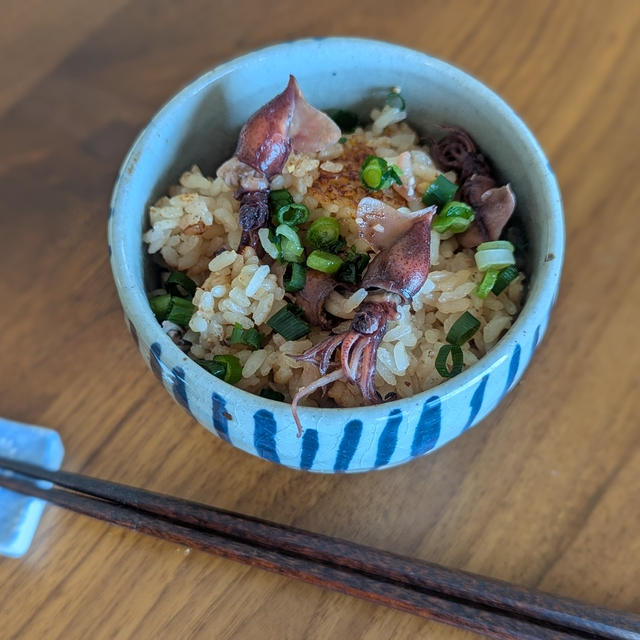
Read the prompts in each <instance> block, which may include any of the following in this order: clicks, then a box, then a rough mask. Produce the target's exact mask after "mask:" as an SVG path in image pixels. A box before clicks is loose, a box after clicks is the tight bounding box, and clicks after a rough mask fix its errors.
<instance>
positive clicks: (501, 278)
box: [491, 265, 519, 296]
mask: <svg viewBox="0 0 640 640" xmlns="http://www.w3.org/2000/svg"><path fill="white" fill-rule="evenodd" d="M518 273H519V271H518V269H517V267H515V266H514V265H509V266H508V267H505V268H504V269H503V270H502V271H501V272H500V273H499V274H498V277H497V279H496V283H495V284H494V285H493V289H491V291H493V293H494V294H495V295H497V296H498V295H500V294H501V293H502V292H503V291H504V290H505V289H506V288H507V287H508V286H509V284H511V282H512V281H513V280H515V279H516V278H517V277H518Z"/></svg>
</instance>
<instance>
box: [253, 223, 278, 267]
mask: <svg viewBox="0 0 640 640" xmlns="http://www.w3.org/2000/svg"><path fill="white" fill-rule="evenodd" d="M258 238H260V244H261V245H262V248H263V249H264V250H265V252H266V253H268V254H269V255H270V256H271V257H272V258H273V259H274V260H277V259H278V258H280V257H281V255H282V249H281V248H280V240H279V239H277V238H276V236H275V234H274V233H273V231H272V230H271V229H267V228H266V227H263V228H262V229H260V230H259V231H258Z"/></svg>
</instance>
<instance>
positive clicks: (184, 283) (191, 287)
mask: <svg viewBox="0 0 640 640" xmlns="http://www.w3.org/2000/svg"><path fill="white" fill-rule="evenodd" d="M171 285H174V286H173V287H171ZM175 285H179V286H180V287H182V288H183V289H184V292H185V294H186V295H188V296H189V297H190V298H193V294H194V293H195V292H196V288H197V286H198V285H197V284H196V283H195V282H194V281H193V280H192V279H191V278H190V277H189V276H187V275H185V274H184V273H182V272H181V271H172V272H171V273H170V274H169V277H168V278H167V280H166V282H165V287H166V289H167V291H168V292H169V293H172V294H173V295H183V294H182V292H181V291H179V290H178V288H177V287H176V286H175Z"/></svg>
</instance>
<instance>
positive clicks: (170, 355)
mask: <svg viewBox="0 0 640 640" xmlns="http://www.w3.org/2000/svg"><path fill="white" fill-rule="evenodd" d="M320 42H322V43H324V44H326V43H329V44H331V45H333V46H347V47H358V48H361V49H366V48H367V47H373V48H376V49H378V53H379V48H381V47H382V48H385V49H387V51H388V53H390V54H396V55H401V56H405V57H407V56H408V57H410V58H413V59H414V60H415V62H416V63H417V64H420V65H427V66H430V67H432V68H433V69H434V71H437V72H439V73H442V74H446V75H448V76H450V77H452V78H457V79H462V80H464V81H465V82H466V83H468V84H469V85H470V86H471V87H472V89H473V92H474V95H479V97H480V98H481V99H482V101H483V103H485V104H487V105H488V106H489V107H491V109H492V110H493V111H494V112H495V113H496V115H497V116H498V117H503V118H505V119H507V120H509V121H510V122H511V124H512V126H514V127H515V128H516V129H517V130H518V133H519V135H520V136H521V139H522V141H523V142H524V143H525V144H526V146H527V148H528V151H529V153H530V155H531V157H532V158H535V161H536V163H535V164H536V165H537V169H538V171H539V173H540V178H541V181H542V184H543V193H544V197H545V206H546V208H547V209H548V230H549V232H548V234H547V237H546V245H545V246H544V247H543V252H544V254H545V255H547V256H549V259H545V261H544V262H543V263H542V264H541V265H540V266H539V271H537V272H536V281H535V283H534V286H532V287H531V288H529V289H528V292H527V297H526V299H525V302H524V305H523V307H522V309H521V310H520V313H519V314H518V316H517V318H516V320H515V321H514V323H513V324H512V326H511V327H510V328H509V329H508V331H507V332H506V333H505V335H504V336H502V338H500V340H499V341H498V342H497V343H496V344H495V345H494V346H493V347H492V348H491V350H490V351H489V352H488V353H487V354H485V355H484V356H482V358H480V359H479V360H478V362H476V363H474V364H473V365H471V366H469V367H468V368H466V369H465V370H464V371H463V372H462V373H460V374H459V375H457V376H455V377H454V378H450V379H447V380H443V381H442V382H440V383H439V384H437V385H435V386H433V387H430V388H428V389H426V390H425V391H421V392H419V393H416V394H414V395H413V396H409V397H407V398H398V399H396V400H391V401H388V402H384V403H381V404H377V405H362V406H358V407H327V408H324V407H323V408H320V407H303V406H301V407H299V408H298V413H299V415H300V418H301V420H302V421H303V422H304V421H305V420H306V419H309V420H312V421H313V420H319V419H321V418H322V417H323V416H325V417H326V416H327V415H328V413H329V414H331V415H333V416H337V415H338V414H341V413H353V412H354V411H357V412H358V413H359V414H360V413H361V414H362V417H363V418H369V419H375V418H380V419H382V418H384V419H386V418H387V416H388V413H389V411H393V409H395V408H400V407H406V406H407V405H408V404H414V403H415V404H419V405H422V404H423V403H424V402H425V401H427V400H428V399H430V398H431V397H432V396H434V395H435V396H437V397H438V398H440V399H441V400H442V399H444V398H445V397H451V396H453V395H456V394H458V393H460V392H462V391H464V390H465V389H466V388H467V387H469V386H470V385H473V384H474V383H475V382H476V381H477V380H478V379H479V378H481V377H482V376H483V375H485V374H486V373H488V372H490V371H492V370H494V369H495V368H497V367H498V366H500V365H501V364H502V362H503V361H504V360H506V359H507V358H509V357H510V356H511V355H512V349H513V348H514V347H515V345H516V344H517V343H518V342H519V340H518V338H519V337H521V336H523V335H525V334H526V329H527V325H528V324H529V323H530V320H531V318H533V317H536V316H537V317H539V318H541V319H542V318H546V317H548V316H549V314H550V312H551V309H552V307H553V305H554V303H555V296H556V295H557V291H558V288H559V284H560V276H561V272H562V263H563V260H564V246H565V228H564V218H563V208H562V199H561V195H560V190H559V187H558V183H557V180H556V177H555V175H554V173H553V170H552V168H551V165H550V163H549V161H548V160H547V157H546V155H545V153H544V151H543V150H542V148H541V146H540V144H539V143H538V141H537V140H536V139H535V137H534V136H533V133H532V132H531V131H530V130H529V128H528V127H527V125H526V124H525V123H524V121H523V120H522V118H521V117H520V116H519V115H518V114H517V113H516V112H515V111H514V109H513V108H512V107H510V106H509V105H508V104H507V103H506V102H505V101H504V100H503V99H502V98H501V97H500V96H499V95H498V94H497V93H495V92H494V91H493V90H492V89H490V88H489V87H488V86H487V85H485V84H484V83H482V82H481V81H480V80H478V79H476V78H475V77H473V76H472V75H470V74H469V73H467V72H466V71H464V70H463V69H460V68H459V67H456V66H454V65H452V64H450V63H448V62H445V61H443V60H441V59H438V58H435V57H433V56H431V55H429V54H427V53H424V52H421V51H418V50H415V49H411V48H408V47H404V46H401V45H398V44H394V43H391V42H385V41H381V40H374V39H369V38H357V37H334V36H329V37H323V38H302V39H297V40H291V41H287V42H281V43H277V44H272V45H269V46H266V47H263V48H260V49H256V50H254V51H251V52H249V53H245V54H243V55H240V56H238V57H235V58H233V59H231V60H228V61H226V62H223V63H221V64H219V65H217V66H215V67H213V68H212V69H209V70H207V71H204V72H203V73H201V74H200V75H198V76H196V77H195V78H194V79H192V80H191V81H190V82H189V83H188V84H186V85H185V86H183V87H182V88H181V89H180V90H179V91H177V92H176V93H175V94H174V95H173V96H172V97H170V98H169V99H168V100H167V101H166V102H165V103H164V104H163V105H162V107H161V108H160V109H158V110H157V111H156V112H155V113H154V115H153V116H152V117H151V119H150V120H149V122H148V123H147V124H146V125H144V127H143V128H142V130H141V131H140V133H139V134H138V135H137V137H136V139H135V140H134V142H133V143H132V145H131V147H130V149H129V151H128V152H127V154H126V156H125V158H124V160H123V162H122V165H121V166H120V170H119V173H118V177H117V179H116V181H115V184H114V187H113V191H112V196H111V203H110V214H109V223H108V242H109V251H110V255H111V268H112V273H113V277H114V281H115V284H116V289H117V292H118V295H119V298H120V301H121V304H122V307H123V310H124V312H125V315H126V317H127V318H128V319H129V320H130V322H132V323H133V325H134V327H135V330H136V332H137V334H138V337H139V338H141V339H142V340H143V342H145V344H146V345H147V346H150V345H152V344H154V343H159V344H160V345H161V347H162V351H161V355H160V356H159V359H160V360H161V361H164V364H166V365H167V366H170V367H173V366H181V367H184V368H185V376H188V378H189V380H190V381H191V384H192V386H194V387H195V388H206V389H209V390H211V389H213V390H216V391H220V392H221V393H222V394H223V395H224V396H225V398H226V399H227V401H229V402H232V403H242V402H245V403H246V402H247V400H249V399H251V401H252V402H259V403H260V405H261V406H264V407H267V408H269V409H270V410H271V411H272V412H274V413H276V414H288V415H289V417H290V416H291V409H290V406H291V405H290V404H289V403H282V402H277V401H274V400H270V399H268V398H263V397H261V396H258V395H257V394H254V393H251V392H249V391H244V390H243V389H240V388H238V387H236V386H234V385H231V384H228V383H226V382H224V381H222V380H219V379H218V378H216V377H215V376H213V375H211V374H210V373H208V372H207V371H205V370H204V369H203V368H202V367H200V366H199V365H198V364H196V363H195V362H194V361H193V360H191V358H189V357H188V356H186V354H184V353H183V352H182V351H181V350H180V349H179V348H178V347H177V346H176V345H175V344H174V343H173V341H172V340H171V339H170V338H169V337H168V336H167V335H166V334H165V333H164V331H162V328H161V326H160V324H159V323H158V322H157V321H156V319H155V317H154V315H153V313H152V311H151V308H150V307H149V305H148V302H147V295H146V291H143V290H139V289H138V287H136V286H134V285H133V284H131V283H132V282H133V278H132V277H131V276H132V266H131V263H132V261H133V257H132V256H128V255H127V254H126V253H125V252H124V250H123V247H122V245H121V244H120V242H119V238H120V237H122V236H121V234H120V233H119V231H120V230H121V229H122V227H123V226H124V223H123V221H122V219H123V216H124V215H125V213H124V212H123V210H122V209H123V208H122V207H121V206H120V204H121V202H122V201H123V199H124V198H125V196H126V193H127V190H128V187H129V186H130V182H131V180H132V179H133V175H134V173H135V165H136V163H137V160H138V158H139V156H140V155H141V153H142V152H143V150H144V146H145V141H146V140H147V138H148V137H149V136H150V135H151V134H152V132H153V129H154V127H155V125H157V123H158V122H159V121H161V120H162V119H163V118H164V117H165V116H166V115H167V114H168V113H170V112H171V111H173V110H174V108H175V107H176V106H178V105H180V104H182V103H184V102H185V101H188V100H190V99H191V98H192V97H193V96H195V95H197V94H198V93H199V92H201V91H203V90H205V89H206V88H208V87H209V86H210V85H211V84H212V83H213V82H214V81H215V80H217V79H219V78H221V77H223V76H225V75H227V74H229V73H232V72H233V71H234V70H236V69H238V68H240V67H243V66H246V65H249V64H251V62H252V61H253V60H254V59H255V58H264V57H268V56H270V55H273V54H278V53H280V52H282V51H283V50H285V49H290V48H292V47H301V48H304V47H307V46H310V45H313V46H318V43H320ZM543 244H544V243H543ZM141 251H142V252H143V256H142V257H143V259H144V256H145V253H144V248H143V246H142V245H141ZM137 258H138V256H136V259H137ZM541 322H542V320H539V321H538V324H540V323H541ZM164 345H167V349H166V350H165V348H164ZM381 408H382V411H383V412H384V415H382V413H381ZM378 414H379V415H378ZM291 419H292V418H291Z"/></svg>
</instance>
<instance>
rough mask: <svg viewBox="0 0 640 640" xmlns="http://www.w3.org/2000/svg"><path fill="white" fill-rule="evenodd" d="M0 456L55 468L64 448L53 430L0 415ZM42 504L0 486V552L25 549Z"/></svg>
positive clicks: (11, 554)
mask: <svg viewBox="0 0 640 640" xmlns="http://www.w3.org/2000/svg"><path fill="white" fill-rule="evenodd" d="M0 456H2V457H5V458H12V459H14V460H22V461H24V462H30V463H31V464H37V465H40V466H42V467H46V468H47V469H51V470H52V471H57V470H58V469H59V468H60V465H61V464H62V459H63V458H64V447H63V445H62V440H61V439H60V436H59V434H58V432H57V431H54V430H52V429H45V428H44V427H36V426H34V425H30V424H22V423H20V422H12V421H10V420H5V419H4V418H0ZM0 473H4V474H6V475H12V474H11V472H10V471H2V470H0ZM45 504H46V503H45V502H44V501H43V500H39V499H38V498H30V497H28V496H24V495H22V494H19V493H14V492H13V491H9V490H7V489H2V488H0V555H3V556H9V557H10V558H19V557H20V556H23V555H24V554H25V553H26V552H27V551H28V549H29V547H30V545H31V541H32V540H33V537H34V535H35V533H36V529H37V528H38V523H39V522H40V517H41V516H42V511H43V510H44V505H45Z"/></svg>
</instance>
